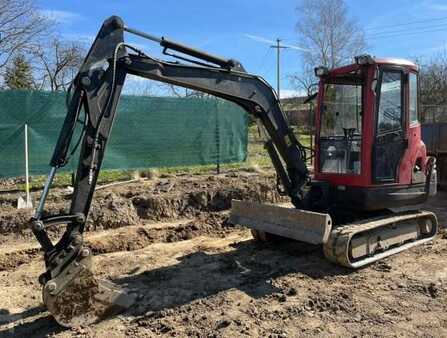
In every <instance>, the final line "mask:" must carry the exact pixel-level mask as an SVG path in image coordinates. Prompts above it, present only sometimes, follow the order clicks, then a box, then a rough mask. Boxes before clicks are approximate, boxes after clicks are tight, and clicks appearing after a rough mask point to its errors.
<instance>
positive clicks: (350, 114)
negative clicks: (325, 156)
mask: <svg viewBox="0 0 447 338" xmlns="http://www.w3.org/2000/svg"><path fill="white" fill-rule="evenodd" d="M361 113H362V86H361V85H357V84H327V85H325V89H324V99H323V105H322V109H321V134H320V136H321V137H333V136H342V137H344V136H345V133H346V132H347V131H350V133H353V134H358V135H360V133H361V126H362V114H361Z"/></svg>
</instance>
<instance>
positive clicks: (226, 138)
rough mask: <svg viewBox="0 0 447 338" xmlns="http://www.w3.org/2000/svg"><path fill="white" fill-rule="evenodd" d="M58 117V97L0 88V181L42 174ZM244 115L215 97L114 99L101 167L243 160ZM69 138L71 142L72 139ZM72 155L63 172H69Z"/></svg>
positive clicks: (61, 106) (61, 100)
mask: <svg viewBox="0 0 447 338" xmlns="http://www.w3.org/2000/svg"><path fill="white" fill-rule="evenodd" d="M65 114H66V108H65V94H64V93H54V92H38V91H9V90H8V91H0V117H1V118H0V177H13V176H22V175H24V172H25V155H24V126H25V123H26V124H27V125H28V140H29V142H28V144H29V163H30V174H31V175H39V174H45V173H47V171H48V168H49V166H48V163H49V160H50V158H51V155H52V152H53V148H54V145H55V144H56V140H57V137H58V134H59V130H60V128H61V126H62V123H63V120H64V117H65ZM247 125H248V118H247V114H246V113H245V112H244V111H243V110H242V109H241V108H240V107H238V106H236V105H235V104H232V103H230V102H226V101H223V100H219V99H216V98H173V97H146V96H126V95H124V96H122V97H121V100H120V103H119V106H118V117H117V119H116V121H115V124H114V127H113V130H112V134H111V137H110V142H109V144H108V148H107V151H106V156H105V160H104V164H103V168H105V169H138V168H150V167H171V166H184V165H185V166H186V165H204V164H214V163H215V164H217V163H230V162H239V161H244V160H245V159H246V156H247V139H248V137H247V135H248V133H247ZM74 141H76V140H74ZM77 159H78V156H74V157H73V159H72V160H71V161H70V164H69V165H67V166H66V167H65V169H67V170H73V168H74V167H75V166H76V165H77Z"/></svg>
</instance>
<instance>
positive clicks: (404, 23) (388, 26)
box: [365, 17, 447, 32]
mask: <svg viewBox="0 0 447 338" xmlns="http://www.w3.org/2000/svg"><path fill="white" fill-rule="evenodd" d="M443 20H447V17H442V18H433V19H424V20H416V21H409V22H403V23H398V24H393V25H385V26H380V27H377V28H374V27H373V28H366V29H365V31H366V32H368V31H377V30H379V31H380V30H382V29H383V28H394V27H400V26H409V25H413V24H419V23H426V22H433V21H443Z"/></svg>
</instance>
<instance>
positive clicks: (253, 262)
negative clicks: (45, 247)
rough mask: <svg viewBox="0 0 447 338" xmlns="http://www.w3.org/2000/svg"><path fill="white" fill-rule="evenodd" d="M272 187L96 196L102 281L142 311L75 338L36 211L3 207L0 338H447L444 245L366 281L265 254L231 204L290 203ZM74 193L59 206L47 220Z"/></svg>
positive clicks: (0, 203)
mask: <svg viewBox="0 0 447 338" xmlns="http://www.w3.org/2000/svg"><path fill="white" fill-rule="evenodd" d="M274 182H275V181H274V177H273V176H272V175H269V174H259V173H247V172H239V173H238V172H228V173H225V174H221V175H197V176H164V177H158V178H154V179H151V180H146V181H142V182H137V183H132V184H129V185H124V186H118V187H112V188H108V189H103V190H99V191H98V192H97V193H96V195H95V203H94V205H93V209H92V213H91V217H90V221H89V224H88V232H87V233H86V238H87V241H88V243H89V246H90V247H91V248H92V250H93V252H94V253H95V261H94V262H95V270H96V273H97V275H98V276H101V277H102V278H107V279H110V280H112V281H113V282H115V283H117V284H119V285H122V286H124V287H126V288H128V289H129V290H131V291H132V292H135V293H137V294H138V298H139V300H138V302H137V304H136V305H134V306H133V307H132V308H130V309H129V310H128V311H126V312H125V313H122V314H120V315H118V316H115V317H113V318H110V319H108V320H105V321H103V322H100V323H98V324H95V325H93V326H90V327H86V328H82V329H76V330H68V329H64V328H62V327H60V326H58V325H57V324H56V323H55V321H54V320H53V319H52V317H51V316H50V315H49V313H48V312H46V310H45V308H44V306H43V304H42V301H41V287H40V285H39V283H38V281H37V277H38V275H39V274H40V273H42V272H43V271H44V266H43V260H42V257H41V254H40V252H39V249H38V246H37V245H36V241H35V240H33V239H32V236H31V234H30V232H29V229H27V228H26V225H25V221H26V219H27V218H28V217H29V212H27V211H17V210H16V209H15V205H14V204H15V201H16V196H14V195H13V194H10V195H2V196H0V337H9V336H11V337H12V336H14V337H43V336H55V337H106V336H107V337H123V336H129V337H156V336H166V337H172V336H174V337H244V336H247V337H315V336H317V337H360V336H368V337H384V336H385V337H447V265H446V262H447V235H445V234H444V233H443V232H442V233H441V234H440V235H439V236H438V237H437V238H436V240H435V241H434V242H433V243H429V244H426V245H424V246H420V247H417V248H413V249H411V250H409V251H406V252H404V253H401V254H399V255H397V256H393V257H391V258H389V259H386V260H385V261H382V262H379V263H376V264H373V265H371V266H369V267H367V268H364V269H361V270H358V271H350V270H347V269H344V268H340V267H336V266H334V265H332V264H331V263H329V262H327V261H326V260H325V259H324V256H323V254H322V250H321V248H320V247H318V246H311V245H305V244H299V243H296V242H281V244H275V243H270V244H259V243H256V242H254V241H253V240H252V238H251V235H250V233H249V231H248V230H246V229H244V228H241V227H235V226H232V225H230V224H228V222H227V219H228V208H229V206H230V201H231V199H233V198H236V199H244V200H255V201H267V202H272V203H276V202H282V201H284V199H283V198H281V197H280V196H279V195H278V194H277V193H276V191H275V188H274V186H275V185H274ZM68 194H69V192H68V191H65V190H63V189H59V190H57V191H56V192H55V193H54V194H53V195H51V198H50V201H49V207H50V210H53V211H55V210H63V209H64V207H65V206H64V205H65V204H66V203H67V200H68V198H69V196H68ZM446 202H447V194H446V193H441V194H439V195H438V196H437V197H436V198H435V199H433V200H431V201H429V203H427V205H426V209H429V210H433V211H434V212H436V214H437V216H438V218H439V221H440V225H441V226H445V225H447V207H446ZM50 231H51V235H52V236H58V235H60V233H61V230H60V229H59V230H58V229H50Z"/></svg>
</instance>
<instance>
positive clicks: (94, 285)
mask: <svg viewBox="0 0 447 338" xmlns="http://www.w3.org/2000/svg"><path fill="white" fill-rule="evenodd" d="M125 32H128V33H131V34H136V35H139V36H141V37H143V38H146V39H149V40H152V41H154V42H157V43H159V44H160V45H161V47H163V53H164V54H166V55H169V56H171V57H175V58H177V59H180V60H182V61H186V62H187V63H179V62H167V61H161V60H158V59H156V58H153V57H150V56H148V55H146V54H144V53H143V52H141V51H139V50H138V49H136V48H134V47H132V46H130V45H128V44H126V43H124V33H125ZM173 53H177V54H173ZM178 53H180V55H179V54H178ZM127 74H132V75H136V76H139V77H143V78H147V79H151V80H155V81H160V82H163V83H168V84H172V85H176V86H182V87H185V88H190V89H193V90H198V91H201V92H205V93H208V94H211V95H213V96H216V97H220V98H222V99H225V100H228V101H231V102H234V103H236V104H238V105H239V106H241V107H242V108H243V109H245V110H246V111H247V112H248V113H249V114H251V115H252V116H254V118H255V119H256V121H257V122H258V125H259V126H260V127H261V128H262V129H264V132H265V134H266V135H267V137H266V140H265V147H266V149H267V151H268V153H269V155H270V157H271V160H272V162H273V165H274V167H275V169H276V172H277V174H278V178H279V180H280V182H281V184H282V185H283V187H284V191H285V193H286V194H288V195H289V196H290V198H291V200H292V202H293V203H294V204H295V205H296V206H297V207H298V206H299V205H300V202H301V200H302V187H303V185H304V184H305V183H306V182H307V181H308V180H309V174H308V171H307V168H306V163H305V161H306V159H305V157H306V153H305V150H304V148H303V146H302V145H301V144H300V143H299V142H298V140H297V139H296V137H295V135H294V134H293V132H292V130H291V129H290V127H289V124H288V122H287V118H286V116H285V115H284V113H283V111H282V110H281V107H280V104H279V98H278V97H277V96H276V94H275V92H274V91H273V89H272V88H271V87H270V85H269V84H268V83H267V82H266V81H264V80H263V79H262V78H260V77H258V76H256V75H252V74H249V73H247V72H246V71H245V70H244V68H243V67H242V65H241V64H240V63H239V62H237V61H235V60H226V59H223V58H220V57H216V56H213V55H209V54H207V53H205V52H202V51H199V50H196V49H192V48H190V47H188V46H184V45H181V44H178V43H176V42H173V41H169V40H167V39H164V38H158V37H155V36H152V35H149V34H146V33H143V32H139V31H137V30H135V29H131V28H128V27H126V26H125V25H124V23H123V21H122V20H121V19H120V18H119V17H116V16H114V17H111V18H109V19H107V20H106V21H105V22H104V24H103V25H102V27H101V29H100V31H99V33H98V35H97V37H96V39H95V41H94V43H93V45H92V47H91V49H90V51H89V53H88V55H87V56H86V58H85V60H84V63H83V65H82V66H81V68H80V70H79V73H78V74H77V76H76V77H75V79H74V81H73V84H72V86H71V88H70V91H69V95H68V96H67V97H68V99H67V110H68V112H67V115H66V118H65V121H64V124H63V127H62V130H61V132H60V135H59V139H58V142H57V144H56V147H55V150H54V154H53V157H52V159H51V162H50V165H51V170H50V173H49V175H48V179H47V182H46V184H45V187H44V190H43V193H42V196H41V199H40V203H39V205H38V208H37V210H36V213H35V215H34V217H33V218H32V220H31V227H32V230H33V233H34V235H35V236H36V238H37V239H38V241H39V243H40V244H41V246H42V248H43V251H44V258H45V263H46V272H45V273H44V274H42V275H41V277H40V282H41V284H42V285H43V298H44V302H45V304H46V305H47V307H48V309H49V310H50V312H51V313H52V314H53V315H54V316H55V318H56V319H57V320H58V322H59V323H61V324H62V325H65V326H77V325H85V324H86V323H89V322H92V321H96V320H98V319H100V318H101V317H102V316H103V315H105V314H106V313H110V307H111V305H113V306H114V307H118V308H119V307H120V306H121V307H126V306H128V305H129V304H130V303H131V302H130V301H129V299H128V297H125V296H124V295H123V293H122V292H120V291H119V290H117V289H116V288H114V287H113V286H110V285H107V283H106V284H104V283H99V282H98V281H97V280H96V279H95V278H94V277H93V275H92V273H91V272H90V270H91V252H90V250H89V249H88V248H87V247H86V246H84V243H83V236H82V234H83V232H84V227H85V222H86V219H87V216H88V213H89V209H90V206H91V202H92V198H93V193H94V191H95V186H96V181H97V178H98V174H99V172H100V169H101V164H102V161H103V157H104V153H105V150H106V145H107V141H108V139H109V136H110V132H111V129H112V126H113V121H114V119H115V117H116V108H117V104H118V101H119V98H120V94H121V90H122V87H123V84H124V82H125V79H126V75H127ZM82 115H83V118H82ZM166 118H169V117H168V116H167V117H166ZM78 123H82V125H83V127H82V133H81V135H80V137H79V139H78V140H77V142H73V139H74V135H75V129H76V126H77V125H78ZM73 143H74V148H76V147H77V146H78V145H79V146H80V158H79V163H78V168H77V172H76V178H75V184H74V192H73V195H72V199H71V206H70V211H69V213H68V214H60V215H51V216H45V217H44V216H43V215H44V205H45V199H46V197H47V195H48V192H49V189H50V186H51V184H52V181H53V178H54V176H55V174H56V171H57V169H59V168H62V167H64V166H65V165H66V164H67V163H68V161H69V158H70V156H71V155H72V154H73V153H74V149H71V148H70V147H73V146H72V144H73ZM58 224H66V225H67V228H66V231H65V233H64V234H63V236H62V237H61V238H60V240H59V241H58V242H57V243H53V242H52V241H51V240H50V238H49V236H48V234H47V232H46V228H47V227H48V226H50V225H53V226H54V225H58ZM98 294H101V295H102V296H98ZM98 297H100V298H101V299H99V301H98V302H96V303H95V302H93V303H92V302H91V299H92V298H98ZM73 303H76V306H75V305H74V304H73ZM92 304H93V305H92ZM95 304H96V305H95ZM97 304H100V305H97Z"/></svg>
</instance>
